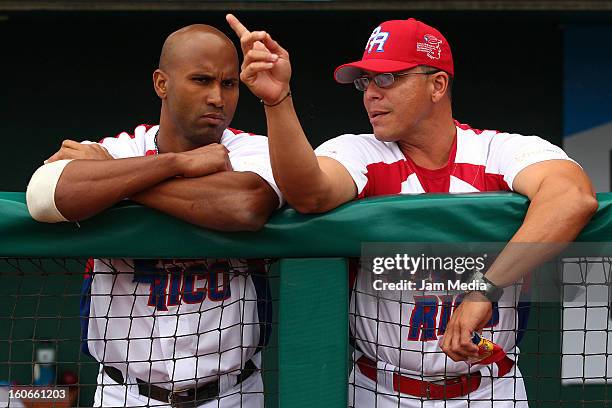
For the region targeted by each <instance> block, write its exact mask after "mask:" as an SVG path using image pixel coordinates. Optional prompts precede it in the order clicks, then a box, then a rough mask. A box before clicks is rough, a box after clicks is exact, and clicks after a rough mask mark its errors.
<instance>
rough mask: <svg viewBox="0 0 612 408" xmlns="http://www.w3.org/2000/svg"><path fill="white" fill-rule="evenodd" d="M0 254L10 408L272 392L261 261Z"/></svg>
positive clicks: (1, 346)
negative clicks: (35, 257) (111, 258)
mask: <svg viewBox="0 0 612 408" xmlns="http://www.w3.org/2000/svg"><path fill="white" fill-rule="evenodd" d="M0 262H1V266H0V277H1V280H0V281H1V282H2V285H0V294H1V295H2V296H1V297H0V298H1V299H2V300H1V301H2V305H1V307H0V333H1V334H0V361H2V363H0V380H2V381H4V382H5V385H8V384H10V385H11V386H10V388H9V387H8V386H5V387H0V388H1V389H2V392H4V393H5V394H6V393H9V392H10V393H11V395H12V396H20V397H24V398H22V400H25V401H18V399H17V398H14V399H11V405H10V406H22V405H20V403H21V402H23V403H25V404H26V406H33V405H32V404H39V406H42V405H40V404H43V405H44V403H46V404H47V405H45V406H77V404H79V406H92V405H93V404H94V394H97V395H96V396H95V401H96V403H98V404H103V405H104V406H125V405H128V406H155V405H163V404H164V403H162V402H159V400H161V401H166V402H165V405H168V400H170V399H171V400H173V402H174V403H177V402H179V403H181V404H189V403H190V402H196V404H195V405H194V406H201V405H204V404H206V405H204V406H206V407H209V406H210V407H213V406H214V407H217V406H224V405H225V404H229V405H235V404H240V403H244V405H245V406H247V405H248V404H249V403H250V401H262V400H263V399H264V398H265V400H266V403H267V404H271V403H272V402H273V401H275V400H276V399H277V395H276V393H277V387H276V385H275V382H276V377H277V372H278V367H277V361H276V351H275V348H276V347H277V345H276V339H275V330H274V327H275V325H276V322H275V315H276V311H275V308H274V304H276V303H277V295H276V294H277V293H278V272H277V268H274V267H272V266H273V263H272V262H271V261H270V260H235V259H234V260H227V259H207V260H149V259H146V260H145V259H139V260H132V259H113V260H108V259H106V260H102V259H100V260H93V259H91V260H86V259H34V258H32V259H27V258H20V259H16V258H3V259H1V260H0ZM99 362H102V363H103V364H99ZM262 378H263V381H262ZM263 382H266V383H268V382H269V383H270V384H271V385H270V386H269V387H268V386H266V387H265V391H264V386H263ZM98 384H99V385H100V386H98ZM117 384H119V385H117ZM60 391H61V392H60ZM44 393H46V394H48V395H46V394H45V395H43V394H44ZM60 394H61V397H64V394H65V398H60ZM2 398H3V399H0V401H7V396H6V395H3V396H2ZM69 400H71V402H70V404H73V405H68V404H69ZM0 404H3V403H2V402H0ZM4 404H6V403H4ZM49 404H51V405H49ZM53 404H55V405H53ZM192 405H193V404H192ZM183 406H187V405H183Z"/></svg>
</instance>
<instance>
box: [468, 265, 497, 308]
mask: <svg viewBox="0 0 612 408" xmlns="http://www.w3.org/2000/svg"><path fill="white" fill-rule="evenodd" d="M470 281H473V282H474V283H476V287H478V288H484V289H475V290H472V291H470V292H480V293H482V295H483V296H484V297H486V298H487V299H488V300H489V301H490V302H497V301H498V300H499V298H501V297H502V295H503V294H504V289H503V288H500V287H499V286H496V285H495V284H494V283H493V282H491V281H490V280H488V279H487V278H485V276H484V274H483V273H482V272H480V271H476V272H474V273H473V274H472V276H471V278H470Z"/></svg>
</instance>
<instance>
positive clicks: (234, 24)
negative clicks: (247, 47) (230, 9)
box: [225, 14, 251, 38]
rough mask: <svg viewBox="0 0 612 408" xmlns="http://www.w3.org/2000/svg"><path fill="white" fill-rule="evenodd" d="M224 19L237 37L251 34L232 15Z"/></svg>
mask: <svg viewBox="0 0 612 408" xmlns="http://www.w3.org/2000/svg"><path fill="white" fill-rule="evenodd" d="M225 19H226V20H227V22H228V23H229V25H230V27H231V28H232V30H234V32H235V33H236V35H237V36H238V37H240V38H242V36H244V35H246V34H250V33H251V32H250V31H249V30H247V28H246V27H245V26H244V25H242V23H241V22H240V20H238V19H237V18H236V16H234V15H233V14H227V15H226V16H225Z"/></svg>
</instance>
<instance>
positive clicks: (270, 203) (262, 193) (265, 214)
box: [231, 185, 278, 232]
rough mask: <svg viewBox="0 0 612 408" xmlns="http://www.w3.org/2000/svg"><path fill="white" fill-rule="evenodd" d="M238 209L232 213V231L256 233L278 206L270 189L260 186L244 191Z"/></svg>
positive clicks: (276, 199)
mask: <svg viewBox="0 0 612 408" xmlns="http://www.w3.org/2000/svg"><path fill="white" fill-rule="evenodd" d="M241 201H242V203H241V205H240V207H239V208H234V210H233V211H232V217H231V219H232V226H231V229H232V230H234V231H249V232H256V231H259V230H261V229H262V228H263V227H264V226H265V225H266V222H268V219H269V218H270V215H271V214H272V212H273V211H274V209H276V207H277V206H278V197H277V195H276V193H275V192H274V191H273V190H272V188H271V187H269V186H267V185H265V186H264V185H260V186H258V187H257V188H254V189H252V190H249V191H246V192H245V196H244V198H243V200H241Z"/></svg>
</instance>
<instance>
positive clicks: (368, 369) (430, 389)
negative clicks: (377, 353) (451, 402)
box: [357, 356, 514, 400]
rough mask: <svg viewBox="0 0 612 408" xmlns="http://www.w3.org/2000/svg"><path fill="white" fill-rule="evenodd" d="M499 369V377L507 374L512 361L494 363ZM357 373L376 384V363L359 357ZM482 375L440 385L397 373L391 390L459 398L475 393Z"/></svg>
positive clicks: (434, 397)
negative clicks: (359, 372)
mask: <svg viewBox="0 0 612 408" xmlns="http://www.w3.org/2000/svg"><path fill="white" fill-rule="evenodd" d="M495 364H497V367H498V369H499V371H498V372H499V374H498V376H499V377H503V376H504V375H506V374H508V373H509V372H510V370H511V369H512V367H513V366H514V361H512V360H510V358H508V356H506V357H504V358H503V359H502V360H500V361H498V362H496V363H495ZM357 365H358V366H359V371H361V373H362V374H363V375H365V376H366V377H368V378H369V379H370V380H372V381H374V382H377V378H378V376H377V369H376V363H375V362H374V361H372V360H370V359H369V358H367V357H366V356H361V357H360V358H359V359H358V360H357ZM481 378H482V375H481V374H480V372H476V373H471V374H465V375H462V376H460V377H455V378H451V379H448V380H443V381H441V384H438V383H433V382H429V381H423V380H417V379H414V378H410V377H404V376H402V375H400V374H398V373H393V389H394V390H395V391H398V392H401V393H402V394H410V395H414V396H416V397H421V398H427V399H432V400H443V399H449V398H456V397H461V396H463V395H467V394H469V393H470V392H473V391H475V390H476V389H478V387H480V380H481Z"/></svg>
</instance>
